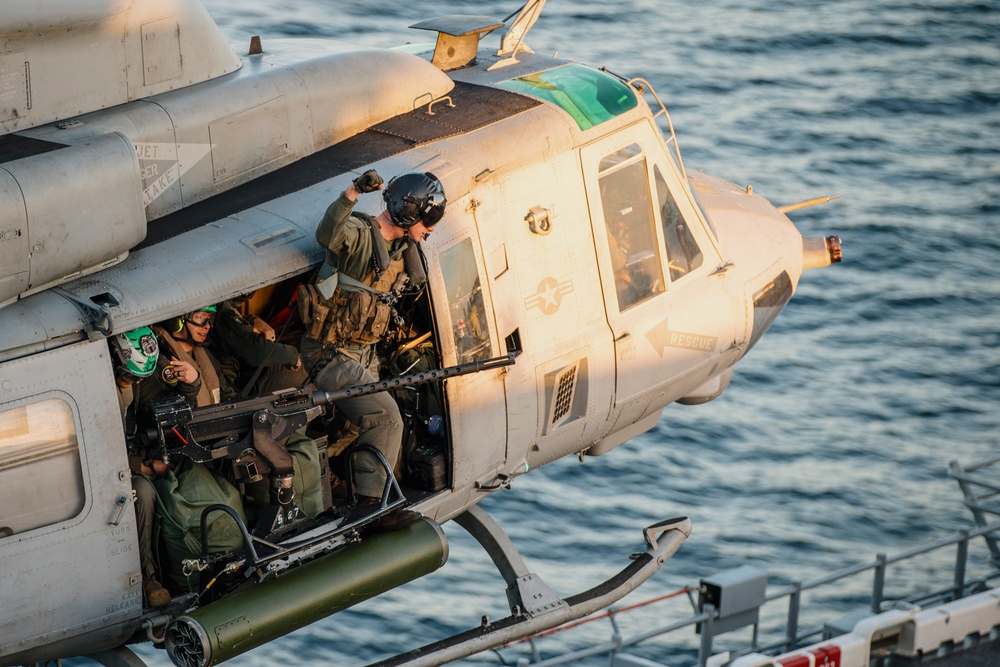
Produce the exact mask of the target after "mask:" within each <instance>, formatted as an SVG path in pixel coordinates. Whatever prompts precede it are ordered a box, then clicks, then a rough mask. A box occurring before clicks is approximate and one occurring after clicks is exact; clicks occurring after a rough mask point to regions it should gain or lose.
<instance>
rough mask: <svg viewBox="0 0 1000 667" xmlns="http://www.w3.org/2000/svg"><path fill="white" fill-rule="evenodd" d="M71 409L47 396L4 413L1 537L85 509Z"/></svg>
mask: <svg viewBox="0 0 1000 667" xmlns="http://www.w3.org/2000/svg"><path fill="white" fill-rule="evenodd" d="M84 500H85V496H84V488H83V472H82V465H81V462H80V449H79V445H78V443H77V433H76V426H75V423H74V420H73V409H72V408H71V407H70V405H69V403H67V402H66V401H64V400H63V399H61V398H45V399H42V400H37V401H35V402H33V403H29V404H27V405H21V406H18V407H15V408H10V409H8V410H4V411H2V412H0V539H3V538H4V537H8V536H10V535H14V534H17V533H23V532H26V531H29V530H33V529H35V528H41V527H42V526H48V525H51V524H54V523H58V522H60V521H65V520H67V519H71V518H73V517H74V516H76V515H77V514H79V513H80V512H81V511H82V510H83V506H84Z"/></svg>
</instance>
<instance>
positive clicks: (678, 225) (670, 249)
mask: <svg viewBox="0 0 1000 667" xmlns="http://www.w3.org/2000/svg"><path fill="white" fill-rule="evenodd" d="M653 174H654V175H655V177H656V195H657V200H658V203H659V205H660V218H661V220H662V222H663V240H664V241H665V242H666V244H667V267H668V268H669V269H670V280H671V281H674V280H677V279H678V278H680V277H682V276H684V275H687V274H688V273H690V272H691V271H694V270H695V269H697V268H698V267H699V266H701V262H702V260H703V259H704V257H703V255H702V253H701V249H700V248H699V247H698V242H697V241H695V240H694V236H692V235H691V230H690V228H689V227H688V225H687V222H685V220H684V216H683V215H681V211H680V209H679V208H677V202H675V201H674V196H673V195H672V194H670V188H668V187H667V182H666V180H664V178H663V174H661V173H660V168H659V167H657V166H656V165H653Z"/></svg>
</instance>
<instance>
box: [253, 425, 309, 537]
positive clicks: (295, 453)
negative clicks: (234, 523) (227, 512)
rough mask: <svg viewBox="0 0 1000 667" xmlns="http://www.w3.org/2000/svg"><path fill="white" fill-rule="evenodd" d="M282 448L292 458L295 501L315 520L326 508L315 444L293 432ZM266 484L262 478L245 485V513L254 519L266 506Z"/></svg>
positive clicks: (267, 483)
mask: <svg viewBox="0 0 1000 667" xmlns="http://www.w3.org/2000/svg"><path fill="white" fill-rule="evenodd" d="M285 449H287V450H288V453H289V454H291V455H292V467H293V468H294V470H295V476H294V477H293V478H292V489H293V490H294V491H295V502H296V503H298V505H299V507H300V508H301V509H302V511H303V512H305V513H306V516H308V517H310V518H315V517H316V515H317V514H319V513H320V512H322V511H323V510H324V509H325V507H324V505H323V488H322V487H321V486H320V484H321V483H322V470H321V469H320V467H321V463H320V457H319V448H317V447H316V441H315V440H313V439H312V438H309V437H306V436H304V435H302V434H300V433H292V434H291V435H290V436H289V437H288V442H286V443H285ZM268 485H269V481H268V480H267V479H266V478H265V479H262V480H261V481H259V482H253V483H252V484H246V485H245V486H244V490H245V500H246V509H247V514H249V515H252V516H253V517H257V516H260V513H261V512H262V511H263V510H264V508H266V507H267V504H268V502H270V497H271V496H270V491H269V489H268Z"/></svg>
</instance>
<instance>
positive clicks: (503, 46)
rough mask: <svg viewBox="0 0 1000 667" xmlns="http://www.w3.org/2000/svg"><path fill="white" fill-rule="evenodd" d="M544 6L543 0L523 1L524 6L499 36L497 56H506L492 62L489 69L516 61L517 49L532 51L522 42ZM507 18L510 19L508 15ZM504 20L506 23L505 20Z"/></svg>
mask: <svg viewBox="0 0 1000 667" xmlns="http://www.w3.org/2000/svg"><path fill="white" fill-rule="evenodd" d="M544 6H545V0H528V1H527V2H526V3H524V6H522V7H521V9H520V11H519V12H518V14H517V18H515V19H514V20H513V22H511V23H510V25H509V26H508V27H507V29H506V30H505V31H504V32H503V34H502V35H501V37H500V50H499V51H497V56H507V58H504V59H503V60H500V61H498V62H496V63H494V64H493V65H492V66H491V67H490V69H491V70H492V69H496V68H500V67H506V66H508V65H513V64H514V63H516V62H517V57H516V56H517V52H518V51H522V50H523V51H527V52H528V53H533V51H532V50H531V49H530V48H528V45H527V44H525V43H524V36H525V35H527V34H528V31H529V30H531V27H532V26H533V25H535V21H537V20H538V16H539V14H541V13H542V7H544ZM511 16H513V14H511ZM507 19H510V16H508V17H507ZM504 22H505V23H506V20H505V21H504Z"/></svg>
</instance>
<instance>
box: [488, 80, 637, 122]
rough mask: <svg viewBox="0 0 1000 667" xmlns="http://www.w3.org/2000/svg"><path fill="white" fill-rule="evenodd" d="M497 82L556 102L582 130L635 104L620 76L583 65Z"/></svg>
mask: <svg viewBox="0 0 1000 667" xmlns="http://www.w3.org/2000/svg"><path fill="white" fill-rule="evenodd" d="M497 85H498V86H500V87H501V88H506V89H507V90H513V91H515V92H518V93H524V94H526V95H531V96H533V97H537V98H540V99H542V100H544V101H546V102H551V103H552V104H555V105H556V106H557V107H559V108H560V109H562V110H563V111H565V112H566V113H568V114H569V115H570V116H572V117H573V120H575V121H576V124H577V125H578V126H579V127H580V129H581V130H589V129H590V128H592V127H594V126H595V125H599V124H601V123H603V122H604V121H607V120H611V119H612V118H614V117H616V116H620V115H621V114H623V113H625V112H626V111H629V110H631V109H634V108H635V106H636V104H637V101H636V96H635V93H634V92H632V89H631V88H629V87H628V86H627V85H625V84H624V83H623V82H622V81H621V80H619V79H616V78H615V77H613V76H611V75H610V74H606V73H604V72H601V71H599V70H596V69H592V68H590V67H586V66H584V65H576V64H573V65H563V66H562V67H556V68H554V69H550V70H546V71H544V72H536V73H535V74H529V75H528V76H522V77H518V78H516V79H510V80H508V81H501V82H500V83H498V84H497Z"/></svg>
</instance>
